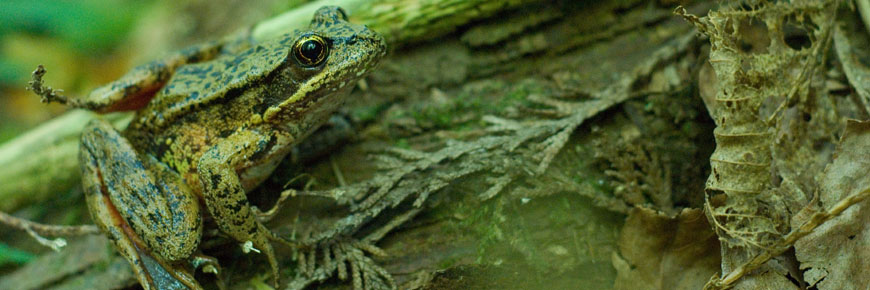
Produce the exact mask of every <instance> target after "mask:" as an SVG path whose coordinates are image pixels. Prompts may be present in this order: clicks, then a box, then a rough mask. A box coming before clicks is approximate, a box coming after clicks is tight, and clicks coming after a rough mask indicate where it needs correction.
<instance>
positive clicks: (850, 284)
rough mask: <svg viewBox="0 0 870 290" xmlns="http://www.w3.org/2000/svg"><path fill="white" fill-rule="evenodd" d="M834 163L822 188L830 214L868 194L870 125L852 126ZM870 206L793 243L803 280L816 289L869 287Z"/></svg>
mask: <svg viewBox="0 0 870 290" xmlns="http://www.w3.org/2000/svg"><path fill="white" fill-rule="evenodd" d="M836 154H837V155H836V157H835V158H836V159H834V162H833V163H831V164H830V165H828V167H827V169H826V170H825V175H824V177H823V178H822V179H821V182H820V185H819V202H820V203H821V207H822V208H829V207H831V205H833V204H836V203H837V202H839V201H840V200H842V199H843V198H846V197H847V196H850V195H853V194H855V193H857V192H860V191H865V190H868V188H870V178H868V176H867V172H868V170H870V122H867V121H865V122H858V121H852V122H849V124H848V125H847V126H846V132H845V134H844V135H843V139H842V140H841V142H840V147H839V148H838V150H837V153H836ZM868 221H870V204H868V203H867V202H866V201H865V202H863V203H860V204H856V205H854V206H852V207H851V208H849V209H847V210H846V211H844V212H843V213H842V214H841V215H840V216H839V217H836V218H834V219H833V220H830V221H828V222H827V223H824V224H822V225H821V226H819V227H818V228H816V229H815V231H814V232H813V233H812V234H810V235H809V236H807V237H806V238H804V239H801V240H798V242H797V243H795V254H796V256H797V258H798V261H800V262H801V266H800V267H801V269H802V270H804V279H805V280H806V281H807V282H808V283H809V285H810V286H816V287H818V289H867V288H868V287H870V225H868Z"/></svg>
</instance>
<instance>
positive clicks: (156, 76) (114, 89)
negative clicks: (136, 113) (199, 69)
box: [29, 41, 223, 113]
mask: <svg viewBox="0 0 870 290" xmlns="http://www.w3.org/2000/svg"><path fill="white" fill-rule="evenodd" d="M222 45H223V43H222V42H217V41H212V42H207V43H203V44H199V45H194V46H191V47H188V48H186V49H183V50H180V51H177V52H173V53H171V54H168V55H166V56H165V57H163V58H161V59H158V60H154V61H151V62H148V63H145V64H142V65H140V66H137V67H135V68H133V69H131V70H130V71H129V72H127V74H125V75H124V76H122V77H121V78H120V79H118V80H116V81H114V82H111V83H109V84H106V85H104V86H102V87H99V88H96V89H94V90H93V91H91V93H90V94H88V96H87V97H86V98H70V97H67V96H64V95H61V94H59V91H57V90H52V89H51V88H50V87H47V86H44V85H43V83H42V76H43V75H45V69H44V68H43V67H42V66H41V65H40V66H39V67H38V68H37V69H36V71H34V72H33V81H31V82H30V87H29V89H31V90H33V91H34V92H35V93H36V94H37V95H39V96H40V97H42V101H43V102H58V103H61V104H65V105H68V106H70V107H74V108H82V109H87V110H91V111H95V112H100V113H108V112H120V111H131V110H138V109H141V108H144V107H145V105H147V104H148V102H149V101H151V98H153V97H154V95H155V94H156V93H157V90H160V88H162V87H163V86H164V85H165V84H166V83H167V82H168V81H169V79H170V78H172V75H173V74H174V73H175V71H176V69H178V68H179V67H181V66H182V65H184V64H188V63H196V62H202V61H207V60H211V59H214V58H215V57H217V56H218V55H219V53H220V51H221V48H222Z"/></svg>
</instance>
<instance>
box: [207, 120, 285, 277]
mask: <svg viewBox="0 0 870 290" xmlns="http://www.w3.org/2000/svg"><path fill="white" fill-rule="evenodd" d="M272 134H273V135H271V136H268V135H266V134H262V133H260V132H258V131H256V130H253V129H239V130H238V131H236V132H234V133H233V134H232V135H230V136H229V137H227V138H226V139H224V140H222V141H221V142H219V143H218V144H216V145H215V146H213V147H212V148H210V149H209V150H208V151H206V152H205V153H204V154H203V155H202V157H201V158H200V160H199V164H198V166H197V171H198V173H199V179H200V181H201V182H202V185H203V186H202V191H203V199H204V200H205V204H206V208H208V211H209V212H210V213H211V215H212V217H214V220H215V223H217V225H218V227H219V228H220V230H221V231H223V232H224V233H226V234H227V235H229V236H230V237H232V238H233V239H235V240H237V241H239V242H240V243H241V244H242V245H243V246H242V247H243V250H244V251H245V252H248V251H255V252H262V253H263V254H265V255H266V258H267V259H268V260H269V265H270V266H271V267H272V274H273V275H274V277H273V279H274V280H273V282H274V283H275V287H278V278H279V277H278V261H277V260H276V259H275V252H274V250H273V249H272V245H271V244H270V242H269V241H270V240H279V241H280V239H278V238H277V237H276V236H275V235H273V234H272V232H271V230H269V229H268V228H266V226H264V225H263V224H262V223H260V222H259V221H258V220H257V218H256V215H255V213H254V210H253V209H252V208H251V205H250V203H248V198H247V195H246V193H245V188H244V186H243V185H242V182H241V180H240V179H239V171H240V170H244V169H247V168H250V167H253V166H257V165H258V164H257V162H258V161H262V160H269V159H270V158H275V156H283V155H285V154H286V151H287V150H289V146H288V144H290V143H292V141H293V138H292V137H291V136H290V135H289V134H285V133H280V132H273V133H272ZM257 156H259V158H258V157H257ZM264 156H267V157H264Z"/></svg>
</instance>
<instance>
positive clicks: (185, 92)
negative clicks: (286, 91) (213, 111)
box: [133, 37, 292, 129]
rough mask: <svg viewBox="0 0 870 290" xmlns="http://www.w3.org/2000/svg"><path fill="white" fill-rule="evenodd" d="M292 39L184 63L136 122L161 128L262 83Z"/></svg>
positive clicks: (139, 114)
mask: <svg viewBox="0 0 870 290" xmlns="http://www.w3.org/2000/svg"><path fill="white" fill-rule="evenodd" d="M291 41H292V39H290V38H289V37H283V38H280V39H278V40H275V41H272V42H267V43H264V44H260V45H256V46H254V47H252V48H250V49H247V50H245V51H243V52H241V53H239V54H235V55H227V56H222V57H219V58H216V59H214V60H211V61H208V62H202V63H196V64H190V65H185V66H182V67H180V68H179V69H178V71H176V73H175V74H174V75H173V76H172V79H170V81H169V82H168V83H167V84H166V85H165V86H164V87H163V88H162V89H161V90H160V91H158V93H157V95H156V96H155V97H154V99H152V100H151V102H150V103H149V104H148V106H147V107H145V108H144V109H142V110H140V111H139V112H138V114H137V117H136V119H134V120H133V122H134V123H135V124H133V125H136V126H139V127H140V128H153V129H157V128H161V127H165V126H167V125H170V124H171V123H173V122H175V121H177V120H178V119H181V118H183V117H184V116H185V115H186V114H188V113H190V111H191V110H199V109H201V108H202V107H203V106H208V105H209V104H211V103H213V102H221V100H222V99H226V98H228V97H232V96H234V94H238V93H240V92H241V91H244V90H245V89H246V86H248V85H249V84H252V83H259V82H260V80H259V79H262V78H266V77H267V76H268V73H269V72H272V71H275V69H276V68H277V67H278V66H280V65H281V64H282V63H283V61H284V60H285V59H286V58H287V53H288V50H289V48H288V47H289V46H290V45H291V44H292V43H291Z"/></svg>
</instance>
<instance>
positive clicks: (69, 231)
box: [0, 211, 100, 251]
mask: <svg viewBox="0 0 870 290" xmlns="http://www.w3.org/2000/svg"><path fill="white" fill-rule="evenodd" d="M0 223H3V224H6V225H8V226H10V227H12V228H15V229H19V230H23V231H25V232H27V233H28V234H29V235H30V236H31V237H33V238H34V239H36V241H37V242H39V243H40V244H42V245H43V246H46V247H49V248H51V249H52V250H55V251H59V250H60V248H63V247H64V246H66V240H64V239H62V238H57V239H54V240H50V239H47V238H45V237H43V236H53V237H56V236H80V235H95V234H100V229H98V228H97V226H94V225H83V226H59V225H46V224H40V223H35V222H32V221H29V220H26V219H22V218H18V217H14V216H12V215H10V214H7V213H5V212H2V211H0Z"/></svg>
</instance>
